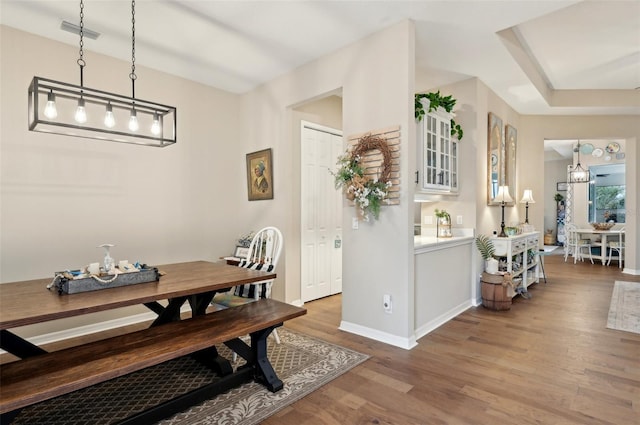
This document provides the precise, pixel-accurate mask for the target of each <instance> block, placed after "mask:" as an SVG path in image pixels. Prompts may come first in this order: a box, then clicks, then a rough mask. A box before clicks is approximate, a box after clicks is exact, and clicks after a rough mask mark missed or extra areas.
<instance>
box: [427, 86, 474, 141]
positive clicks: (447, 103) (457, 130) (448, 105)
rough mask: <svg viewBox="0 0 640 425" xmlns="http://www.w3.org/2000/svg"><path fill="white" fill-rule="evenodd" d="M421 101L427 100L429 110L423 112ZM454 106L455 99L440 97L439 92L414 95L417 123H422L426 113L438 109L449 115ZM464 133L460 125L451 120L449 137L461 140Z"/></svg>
mask: <svg viewBox="0 0 640 425" xmlns="http://www.w3.org/2000/svg"><path fill="white" fill-rule="evenodd" d="M421 99H429V102H430V103H429V110H428V111H425V110H424V107H423V105H422V102H421V101H420V100H421ZM455 105H456V99H454V98H453V97H451V95H449V96H442V95H441V94H440V90H438V91H437V92H435V93H433V92H431V93H417V94H416V95H415V116H416V119H417V120H418V121H422V119H423V118H424V115H425V114H426V113H427V112H431V111H435V110H437V109H438V108H439V107H442V108H443V109H444V110H445V111H447V112H449V113H451V112H452V111H453V107H454V106H455ZM463 134H464V131H463V130H462V127H460V124H457V123H456V121H455V120H454V119H453V118H452V119H451V136H456V137H457V138H458V140H461V139H462V136H463Z"/></svg>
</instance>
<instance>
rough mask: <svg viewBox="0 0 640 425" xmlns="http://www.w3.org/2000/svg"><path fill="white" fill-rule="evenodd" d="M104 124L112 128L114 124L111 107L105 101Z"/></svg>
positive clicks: (114, 119)
mask: <svg viewBox="0 0 640 425" xmlns="http://www.w3.org/2000/svg"><path fill="white" fill-rule="evenodd" d="M104 125H105V126H107V127H109V128H113V126H115V125H116V118H115V117H114V116H113V107H112V106H111V103H107V112H106V113H105V114H104Z"/></svg>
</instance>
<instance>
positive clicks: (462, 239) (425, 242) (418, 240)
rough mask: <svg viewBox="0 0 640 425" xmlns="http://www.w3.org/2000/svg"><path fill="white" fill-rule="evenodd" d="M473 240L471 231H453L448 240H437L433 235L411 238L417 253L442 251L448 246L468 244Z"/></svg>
mask: <svg viewBox="0 0 640 425" xmlns="http://www.w3.org/2000/svg"><path fill="white" fill-rule="evenodd" d="M473 240H474V236H473V229H453V236H452V237H450V238H437V237H435V235H417V236H414V237H413V247H414V248H415V250H416V254H418V253H419V252H426V251H431V250H433V249H442V248H446V247H449V246H457V245H460V244H466V243H470V242H472V241H473Z"/></svg>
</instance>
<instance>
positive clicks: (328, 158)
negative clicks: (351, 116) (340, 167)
mask: <svg viewBox="0 0 640 425" xmlns="http://www.w3.org/2000/svg"><path fill="white" fill-rule="evenodd" d="M301 127H302V130H301V131H302V137H301V143H302V146H301V180H302V181H301V190H302V194H301V197H300V198H301V203H302V205H301V250H300V255H301V264H300V269H301V285H302V290H301V296H302V301H303V302H306V301H311V300H315V299H318V298H322V297H326V296H328V295H333V294H337V293H340V292H342V196H341V191H339V190H336V188H335V184H334V177H333V175H331V173H329V170H332V171H333V170H335V169H336V161H337V158H338V156H340V155H341V154H342V150H343V149H342V132H341V131H340V130H336V129H333V128H329V127H324V126H321V125H318V124H313V123H310V122H306V121H302V126H301Z"/></svg>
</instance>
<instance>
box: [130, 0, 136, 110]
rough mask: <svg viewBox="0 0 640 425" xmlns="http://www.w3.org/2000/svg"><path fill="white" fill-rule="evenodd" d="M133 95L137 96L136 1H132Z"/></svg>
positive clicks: (131, 75)
mask: <svg viewBox="0 0 640 425" xmlns="http://www.w3.org/2000/svg"><path fill="white" fill-rule="evenodd" d="M129 78H131V97H132V98H133V99H135V98H136V78H138V76H137V75H136V1H135V0H132V1H131V74H129Z"/></svg>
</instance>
